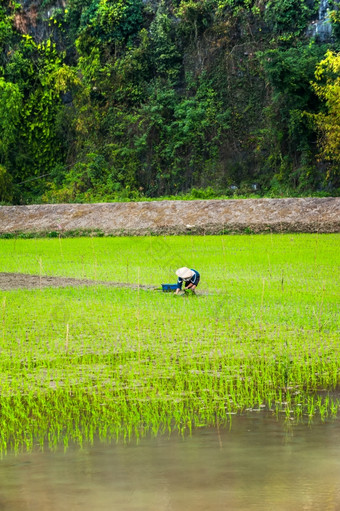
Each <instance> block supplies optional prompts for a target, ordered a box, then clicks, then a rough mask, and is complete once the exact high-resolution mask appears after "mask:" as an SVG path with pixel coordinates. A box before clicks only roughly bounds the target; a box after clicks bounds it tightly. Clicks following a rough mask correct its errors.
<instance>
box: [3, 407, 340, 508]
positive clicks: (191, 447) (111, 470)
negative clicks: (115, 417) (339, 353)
mask: <svg viewBox="0 0 340 511" xmlns="http://www.w3.org/2000/svg"><path fill="white" fill-rule="evenodd" d="M339 439H340V418H339V416H338V417H337V418H335V419H332V420H329V421H326V422H324V423H322V422H321V421H320V420H317V419H315V420H313V423H312V424H309V425H308V424H298V425H294V426H291V425H290V424H289V423H288V425H287V423H286V422H285V421H282V420H281V421H277V420H276V419H275V418H273V417H272V416H270V415H268V414H265V413H259V412H258V413H253V414H248V415H247V416H240V417H237V416H234V417H233V421H232V425H231V429H230V430H228V429H220V430H218V429H216V428H202V429H196V430H194V431H193V433H192V436H185V437H183V438H182V437H181V436H178V435H175V434H172V435H171V436H164V435H163V436H157V437H154V438H151V437H150V436H149V437H146V438H144V439H141V441H140V442H139V443H138V444H136V442H134V441H132V442H130V443H128V444H122V443H118V444H115V443H112V444H105V443H101V442H99V440H95V441H94V443H93V445H92V446H84V448H83V449H81V450H80V449H79V448H78V447H75V446H74V447H72V446H70V448H69V449H68V450H67V451H66V452H64V451H63V449H60V450H57V451H56V452H54V453H53V452H51V451H49V450H46V452H36V451H33V452H32V453H31V454H19V455H17V456H15V455H14V454H10V453H9V454H8V455H7V457H6V458H4V459H3V460H2V461H1V462H0V482H1V487H0V509H1V511H24V510H25V511H26V510H28V509H30V510H31V509H32V510H33V509H34V510H35V511H66V510H67V511H74V510H82V511H93V510H95V511H111V510H119V511H137V510H138V511H142V510H143V511H163V510H164V511H165V510H166V511H172V510H173V511H188V510H192V511H209V510H213V511H219V510H228V511H229V510H230V511H243V510H244V511H245V510H249V509H250V510H258V511H260V510H261V511H262V510H275V511H288V510H289V511H290V510H304V511H309V510H310V511H312V510H313V511H314V510H318V511H338V510H339V509H340V442H339Z"/></svg>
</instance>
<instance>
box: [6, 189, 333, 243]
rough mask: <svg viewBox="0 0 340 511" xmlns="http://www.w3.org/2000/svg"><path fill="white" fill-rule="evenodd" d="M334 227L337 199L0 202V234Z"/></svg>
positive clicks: (328, 230) (322, 229)
mask: <svg viewBox="0 0 340 511" xmlns="http://www.w3.org/2000/svg"><path fill="white" fill-rule="evenodd" d="M96 230H98V231H100V232H101V233H104V234H113V235H145V234H185V233H197V234H221V233H229V232H254V233H257V232H266V231H270V232H320V233H321V232H323V233H331V232H340V198H333V197H328V198H299V199H244V200H241V199H239V200H197V201H159V202H125V203H105V204H52V205H34V206H1V207H0V233H1V234H2V235H4V234H6V233H15V232H26V233H48V232H51V231H54V232H59V233H66V232H68V231H78V232H79V233H81V232H84V231H85V232H91V231H92V232H94V233H95V232H96Z"/></svg>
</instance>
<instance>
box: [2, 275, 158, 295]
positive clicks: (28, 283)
mask: <svg viewBox="0 0 340 511" xmlns="http://www.w3.org/2000/svg"><path fill="white" fill-rule="evenodd" d="M99 285H100V286H107V287H120V288H130V289H137V288H138V285H137V284H129V283H127V282H105V281H101V280H89V279H74V278H71V277H52V276H45V275H44V276H43V275H42V276H40V275H29V274H27V273H0V290H2V291H8V290H11V289H36V288H38V289H39V288H43V287H68V286H73V287H75V286H86V287H88V286H99ZM139 287H140V289H158V288H157V286H145V285H140V286H139Z"/></svg>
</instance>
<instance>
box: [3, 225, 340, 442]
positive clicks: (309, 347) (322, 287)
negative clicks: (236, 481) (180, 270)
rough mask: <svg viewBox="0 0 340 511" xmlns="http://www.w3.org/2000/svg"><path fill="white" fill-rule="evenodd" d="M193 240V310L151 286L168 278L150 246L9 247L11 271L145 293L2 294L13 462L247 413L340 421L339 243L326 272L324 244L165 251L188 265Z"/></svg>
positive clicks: (211, 245)
mask: <svg viewBox="0 0 340 511" xmlns="http://www.w3.org/2000/svg"><path fill="white" fill-rule="evenodd" d="M188 239H190V243H189V247H190V260H191V261H192V264H193V265H194V266H195V267H198V268H200V270H201V274H202V286H200V291H201V294H199V296H197V297H196V299H185V300H172V299H171V297H170V296H169V295H168V294H167V293H161V292H154V291H152V290H145V289H143V288H142V287H141V286H142V285H143V284H156V285H157V284H159V283H160V282H162V280H163V278H164V273H163V272H164V268H161V264H160V265H155V267H154V264H153V261H152V260H151V261H150V259H149V258H148V257H147V254H148V253H149V251H150V239H149V238H147V237H145V238H143V237H141V238H113V239H105V238H98V239H92V240H91V241H89V240H86V239H84V238H82V239H63V240H62V243H63V250H62V256H61V252H60V250H57V248H58V244H59V243H60V241H59V240H58V239H48V240H2V241H1V242H0V257H1V258H2V261H3V265H2V268H3V270H6V271H18V270H19V269H20V270H21V271H22V272H26V273H29V272H31V273H35V274H38V275H39V269H40V264H39V257H40V258H41V260H43V261H44V265H43V268H44V273H45V274H59V275H65V276H78V277H81V276H82V275H86V276H87V277H88V278H96V277H97V279H98V280H114V281H120V280H121V281H123V282H126V281H127V280H129V281H130V282H133V283H135V284H138V285H137V288H136V289H127V288H110V287H104V286H99V285H98V286H94V287H88V288H86V287H84V288H71V287H69V288H60V289H53V288H42V289H38V290H11V291H6V292H0V304H2V305H1V329H2V332H1V339H2V343H1V344H2V345H1V358H0V407H1V409H0V420H1V424H2V427H1V429H0V447H1V450H2V451H5V450H6V449H7V448H9V447H11V448H12V447H14V448H17V449H18V448H20V447H22V446H24V447H26V448H28V449H30V448H32V447H33V445H34V442H38V443H39V444H40V445H41V446H43V445H44V444H45V443H46V442H48V443H49V445H50V446H51V447H53V445H56V443H58V442H64V445H65V446H67V445H68V443H69V442H70V441H75V442H77V443H79V444H80V445H81V444H82V443H83V442H85V441H86V442H91V440H92V439H93V438H94V435H97V434H99V436H100V437H101V438H106V437H119V438H125V439H128V438H130V437H131V436H132V435H141V434H143V432H146V431H152V432H153V433H154V434H157V433H158V432H163V431H170V430H172V429H177V430H178V431H181V432H183V431H185V430H189V431H190V429H191V428H192V427H195V426H200V425H202V424H205V425H209V424H218V425H219V427H222V426H223V424H225V423H226V422H227V421H228V420H229V418H230V416H231V414H233V413H238V412H240V411H242V410H245V409H251V410H271V411H272V413H277V414H280V415H281V414H282V415H283V416H285V417H287V418H289V419H294V420H302V419H303V418H304V417H307V419H309V418H310V417H312V416H313V415H315V414H319V415H320V416H321V417H322V418H324V417H326V416H327V415H329V414H332V415H335V414H337V413H338V410H339V401H337V399H336V398H332V397H331V396H329V395H328V391H330V390H331V389H334V388H336V387H337V385H339V378H340V372H339V355H340V346H339V342H338V334H339V332H338V327H339V325H338V308H337V282H336V280H335V279H334V272H335V268H336V261H337V258H338V253H339V249H338V246H337V243H338V240H339V238H338V236H336V235H329V236H328V235H326V236H320V235H319V237H318V245H317V250H318V253H319V257H318V259H317V260H318V261H320V263H319V264H318V263H317V262H315V254H314V252H315V243H314V242H315V236H313V235H295V236H292V235H288V236H280V235H278V236H271V237H269V236H256V237H253V236H252V237H242V236H233V237H192V238H188V237H186V238H185V237H173V238H168V239H167V240H166V243H167V244H168V245H169V247H170V248H171V251H173V252H174V253H175V252H176V250H177V249H178V253H181V254H184V255H185V254H186V247H187V245H188ZM221 240H222V243H221ZM14 241H16V244H14ZM154 242H155V238H152V243H154ZM79 253H81V254H82V257H78V254H79ZM267 253H269V254H270V257H268V256H267ZM37 256H38V258H37ZM126 261H129V263H128V264H129V266H128V272H127V266H126ZM268 261H270V263H268ZM211 268H213V270H212V269H211ZM283 275H284V283H283ZM165 278H166V275H165ZM23 318H24V320H23ZM319 389H327V392H323V393H322V394H321V393H319V392H318V391H319Z"/></svg>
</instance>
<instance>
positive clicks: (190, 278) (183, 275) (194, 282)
mask: <svg viewBox="0 0 340 511" xmlns="http://www.w3.org/2000/svg"><path fill="white" fill-rule="evenodd" d="M176 275H177V277H178V280H177V289H176V292H175V294H176V295H178V293H179V292H180V290H181V289H182V284H183V282H185V286H184V290H185V291H187V290H188V289H190V290H191V291H192V292H193V294H194V295H195V294H196V292H195V289H196V287H197V286H198V283H199V281H200V274H199V273H198V271H196V270H193V269H190V268H187V267H186V266H184V268H179V269H178V270H177V271H176Z"/></svg>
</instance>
